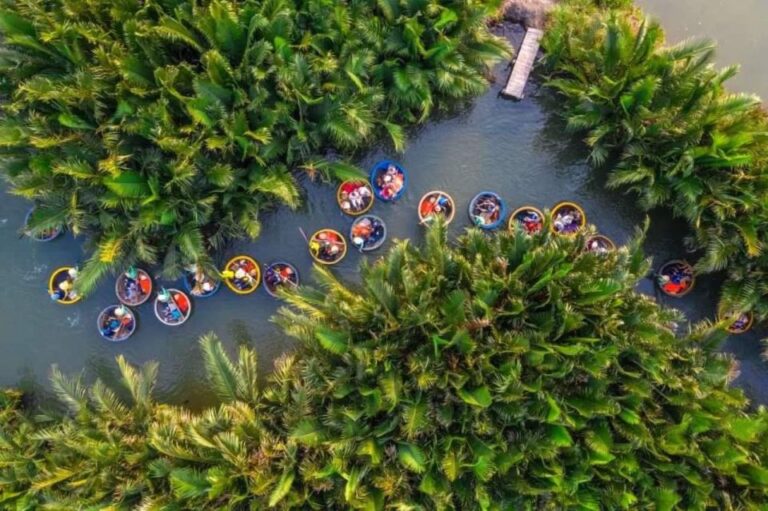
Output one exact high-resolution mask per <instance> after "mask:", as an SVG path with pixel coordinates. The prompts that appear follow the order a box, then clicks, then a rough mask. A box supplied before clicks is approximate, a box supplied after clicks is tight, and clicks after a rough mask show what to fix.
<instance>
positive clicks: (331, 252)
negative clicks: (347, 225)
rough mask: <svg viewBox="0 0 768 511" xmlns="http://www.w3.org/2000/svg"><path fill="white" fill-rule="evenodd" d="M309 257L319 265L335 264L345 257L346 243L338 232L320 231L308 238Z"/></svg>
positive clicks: (331, 230) (330, 230)
mask: <svg viewBox="0 0 768 511" xmlns="http://www.w3.org/2000/svg"><path fill="white" fill-rule="evenodd" d="M309 255H311V256H312V259H314V260H315V261H316V262H318V263H320V264H326V265H332V264H336V263H338V262H340V261H341V260H342V259H344V256H345V255H347V241H346V240H345V239H344V236H342V235H341V234H340V233H339V232H338V231H334V230H333V229H320V230H319V231H317V232H316V233H315V234H313V235H312V237H311V238H309Z"/></svg>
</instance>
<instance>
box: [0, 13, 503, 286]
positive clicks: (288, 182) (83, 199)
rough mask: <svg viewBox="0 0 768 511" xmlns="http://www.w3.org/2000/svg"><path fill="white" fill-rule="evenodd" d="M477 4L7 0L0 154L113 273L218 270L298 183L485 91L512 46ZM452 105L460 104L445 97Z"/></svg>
mask: <svg viewBox="0 0 768 511" xmlns="http://www.w3.org/2000/svg"><path fill="white" fill-rule="evenodd" d="M493 7H494V5H493V2H486V1H482V0H428V1H427V0H408V1H402V2H399V1H393V0H378V1H374V0H352V1H345V2H325V1H321V0H296V1H293V0H245V1H234V0H147V1H136V0H119V1H115V0H96V1H93V0H87V1H86V0H76V1H69V0H67V1H64V0H54V1H50V2H38V1H30V0H3V1H2V2H0V34H2V38H3V48H2V53H1V54H0V91H2V94H3V95H4V97H5V99H4V101H3V102H2V117H1V118H0V154H2V159H3V166H4V167H5V174H6V176H7V177H8V179H9V180H10V182H11V184H12V190H13V192H14V193H16V194H19V195H21V196H24V197H27V198H29V199H32V200H34V201H35V202H36V203H37V205H38V207H37V209H36V212H35V214H34V215H33V217H32V221H31V225H30V229H31V230H32V231H33V232H34V231H39V230H43V229H46V228H48V227H51V226H61V225H67V226H68V227H69V228H70V229H71V230H72V231H73V232H74V233H75V234H81V233H84V234H86V235H89V236H91V241H92V242H93V246H94V255H93V257H92V258H91V260H90V261H89V263H88V264H87V265H86V268H85V269H84V272H83V274H82V276H81V279H80V281H79V285H80V286H81V287H82V288H83V289H81V291H87V290H89V289H90V288H91V287H92V286H93V283H94V282H95V281H96V280H98V277H99V276H100V275H102V274H103V273H104V272H105V271H108V270H109V269H110V268H113V267H116V266H119V265H126V264H130V263H135V262H137V261H141V262H144V263H149V264H153V263H157V262H162V263H164V264H165V268H166V269H167V270H168V271H169V272H171V273H173V272H175V271H178V269H179V267H180V265H181V264H183V263H189V262H196V263H206V262H207V260H208V254H209V253H210V250H211V249H215V248H217V247H220V246H221V244H222V242H223V241H224V240H226V239H229V238H232V237H236V236H244V235H245V236H250V237H256V236H257V235H258V234H259V231H260V228H261V227H260V226H261V224H260V221H259V218H260V214H261V213H262V212H263V211H264V209H265V208H267V207H269V206H271V205H275V204H286V205H288V206H290V207H296V206H297V205H298V203H299V197H300V190H299V188H298V186H297V182H296V179H295V178H296V173H297V172H306V173H309V174H310V176H314V175H316V174H322V175H325V176H331V177H348V176H350V175H358V174H357V172H358V171H357V170H356V169H355V168H354V167H353V166H351V165H349V164H346V163H344V161H343V160H339V159H338V158H333V159H326V158H325V156H326V154H327V153H328V151H329V150H331V149H336V150H337V151H339V152H340V153H341V154H346V155H349V154H351V152H352V151H354V150H356V149H358V148H360V147H363V146H364V145H365V144H369V143H371V142H372V141H373V140H375V139H376V138H377V137H378V136H380V135H382V134H384V135H388V136H389V138H390V139H391V141H392V143H393V144H394V146H395V147H396V148H397V149H400V148H401V147H402V145H403V143H404V128H405V127H407V126H408V125H411V124H414V123H418V122H420V121H423V120H424V119H426V118H427V117H428V116H429V115H430V113H432V112H433V111H434V110H435V109H437V108H441V107H446V106H448V105H449V104H450V103H454V102H455V101H456V100H460V99H463V98H467V97H470V96H472V95H474V94H477V93H479V92H481V91H482V90H484V88H485V87H486V78H485V74H484V72H485V71H486V69H487V66H489V65H490V64H491V63H493V62H494V61H495V60H496V59H497V58H499V57H500V56H503V55H505V54H506V53H507V47H506V44H505V43H504V42H503V41H501V40H500V39H498V38H496V37H494V36H492V35H491V34H490V33H489V31H488V29H487V26H486V22H487V20H488V18H489V16H490V15H491V13H492V12H493ZM447 100H450V101H447Z"/></svg>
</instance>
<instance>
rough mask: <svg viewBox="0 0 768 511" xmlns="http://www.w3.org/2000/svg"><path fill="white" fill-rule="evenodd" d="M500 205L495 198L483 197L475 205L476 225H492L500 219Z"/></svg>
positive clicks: (474, 216)
mask: <svg viewBox="0 0 768 511" xmlns="http://www.w3.org/2000/svg"><path fill="white" fill-rule="evenodd" d="M499 211H500V208H499V204H498V202H497V201H496V199H495V198H493V197H483V198H481V199H479V200H478V201H477V202H476V203H475V208H474V213H475V214H474V215H473V220H474V222H475V225H490V224H492V223H494V222H496V221H497V220H498V218H499Z"/></svg>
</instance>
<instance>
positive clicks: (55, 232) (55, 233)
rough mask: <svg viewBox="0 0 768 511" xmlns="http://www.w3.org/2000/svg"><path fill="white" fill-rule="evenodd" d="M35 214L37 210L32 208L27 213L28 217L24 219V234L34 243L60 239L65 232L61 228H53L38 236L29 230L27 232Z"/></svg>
mask: <svg viewBox="0 0 768 511" xmlns="http://www.w3.org/2000/svg"><path fill="white" fill-rule="evenodd" d="M34 213H35V208H30V209H29V211H27V214H26V216H25V217H24V233H25V234H26V235H27V237H29V238H30V239H32V240H34V241H40V242H47V241H53V240H55V239H56V238H58V237H59V236H60V235H61V233H62V232H64V229H62V228H61V227H51V228H49V229H45V230H43V231H41V232H39V233H37V234H32V233H30V232H29V230H27V227H28V226H29V221H30V220H32V215H33V214H34Z"/></svg>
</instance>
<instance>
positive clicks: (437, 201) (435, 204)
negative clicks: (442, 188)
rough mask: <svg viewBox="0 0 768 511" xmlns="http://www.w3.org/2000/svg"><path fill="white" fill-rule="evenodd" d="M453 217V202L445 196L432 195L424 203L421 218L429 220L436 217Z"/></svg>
mask: <svg viewBox="0 0 768 511" xmlns="http://www.w3.org/2000/svg"><path fill="white" fill-rule="evenodd" d="M441 214H442V215H445V216H446V217H450V216H451V201H450V200H449V199H448V197H446V196H445V195H443V194H435V195H431V196H430V197H429V198H428V199H427V200H425V201H424V202H422V206H421V217H422V218H424V220H429V219H430V218H431V217H432V216H434V215H441Z"/></svg>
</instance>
